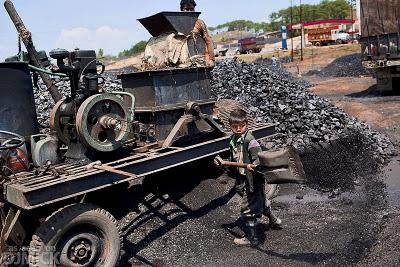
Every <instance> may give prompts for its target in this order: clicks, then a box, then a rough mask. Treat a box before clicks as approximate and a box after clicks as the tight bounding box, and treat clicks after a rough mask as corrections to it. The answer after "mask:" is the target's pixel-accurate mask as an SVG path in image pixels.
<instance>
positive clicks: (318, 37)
mask: <svg viewBox="0 0 400 267" xmlns="http://www.w3.org/2000/svg"><path fill="white" fill-rule="evenodd" d="M308 40H309V42H310V43H311V44H312V45H315V46H322V45H329V44H345V43H348V42H350V41H351V36H350V34H348V33H347V32H345V31H344V30H341V29H340V28H339V26H332V27H327V28H318V29H311V30H309V31H308Z"/></svg>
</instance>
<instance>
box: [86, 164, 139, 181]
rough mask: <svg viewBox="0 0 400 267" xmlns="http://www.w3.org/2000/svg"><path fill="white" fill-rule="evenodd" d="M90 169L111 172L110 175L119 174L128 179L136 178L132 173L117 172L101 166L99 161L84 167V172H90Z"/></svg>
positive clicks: (111, 168) (109, 167) (106, 166)
mask: <svg viewBox="0 0 400 267" xmlns="http://www.w3.org/2000/svg"><path fill="white" fill-rule="evenodd" d="M92 169H96V170H100V171H106V172H112V173H115V174H119V175H122V176H126V177H130V178H134V177H137V175H135V174H133V173H130V172H125V171H121V170H117V169H115V168H113V167H111V166H108V165H103V163H101V161H96V162H92V163H90V164H89V165H87V166H86V170H92Z"/></svg>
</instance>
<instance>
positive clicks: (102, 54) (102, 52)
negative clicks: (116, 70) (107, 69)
mask: <svg viewBox="0 0 400 267" xmlns="http://www.w3.org/2000/svg"><path fill="white" fill-rule="evenodd" d="M97 57H104V49H103V48H100V49H99V52H97Z"/></svg>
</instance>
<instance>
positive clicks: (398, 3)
mask: <svg viewBox="0 0 400 267" xmlns="http://www.w3.org/2000/svg"><path fill="white" fill-rule="evenodd" d="M360 4H361V6H360V9H361V20H360V22H361V38H360V43H361V55H362V64H363V66H364V67H366V68H371V69H375V70H376V78H377V90H378V91H379V92H380V93H381V94H387V93H389V94H392V93H394V92H395V91H397V92H398V91H399V89H400V33H399V31H400V19H399V14H400V0H375V1H369V0H361V2H360Z"/></svg>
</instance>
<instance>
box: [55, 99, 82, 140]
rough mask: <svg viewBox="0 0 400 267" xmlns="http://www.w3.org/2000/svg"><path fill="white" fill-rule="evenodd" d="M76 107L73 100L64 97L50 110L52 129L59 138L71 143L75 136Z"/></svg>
mask: <svg viewBox="0 0 400 267" xmlns="http://www.w3.org/2000/svg"><path fill="white" fill-rule="evenodd" d="M74 109H75V105H73V102H72V101H68V100H66V99H62V100H60V101H58V102H57V103H56V104H55V105H54V107H53V109H52V110H51V112H50V129H51V130H52V131H54V132H55V133H56V135H57V138H58V140H60V141H61V142H62V143H63V144H65V145H69V143H70V142H71V139H73V138H74V136H75V135H76V134H75V124H74Z"/></svg>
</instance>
